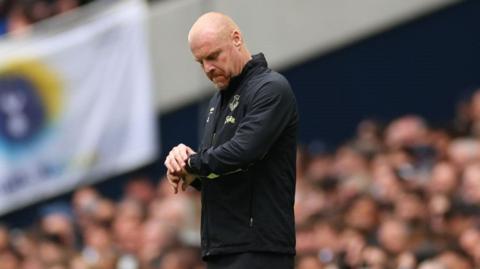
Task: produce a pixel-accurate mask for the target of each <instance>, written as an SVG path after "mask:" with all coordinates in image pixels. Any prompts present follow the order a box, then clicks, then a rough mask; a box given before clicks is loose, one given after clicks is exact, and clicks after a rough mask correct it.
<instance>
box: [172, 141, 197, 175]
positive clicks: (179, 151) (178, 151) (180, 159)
mask: <svg viewBox="0 0 480 269" xmlns="http://www.w3.org/2000/svg"><path fill="white" fill-rule="evenodd" d="M193 153H195V151H193V150H192V149H191V148H190V147H187V146H185V145H184V144H179V145H178V146H176V147H174V148H173V149H172V150H171V151H170V153H169V154H168V156H167V159H166V160H165V163H164V164H165V166H166V167H167V169H168V170H169V171H171V172H172V173H174V174H178V173H181V172H182V170H184V168H185V166H186V161H187V159H188V156H190V155H191V154H193Z"/></svg>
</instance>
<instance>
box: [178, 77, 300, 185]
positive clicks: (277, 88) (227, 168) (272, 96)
mask: <svg viewBox="0 0 480 269" xmlns="http://www.w3.org/2000/svg"><path fill="white" fill-rule="evenodd" d="M292 113H296V102H295V97H294V95H293V93H292V91H291V89H290V86H289V84H288V82H286V81H285V80H274V81H270V82H267V83H266V84H264V85H263V86H261V88H260V89H259V90H258V91H257V92H256V94H255V96H253V98H252V100H251V106H250V108H249V109H248V112H247V113H246V115H245V116H244V118H243V119H242V121H241V122H240V123H239V126H238V128H237V130H236V132H235V134H234V136H233V137H232V139H230V140H229V141H227V142H225V143H224V144H221V145H219V146H217V147H215V148H213V147H210V148H208V149H204V150H203V151H201V152H198V153H197V154H194V155H191V156H190V159H189V164H188V165H187V170H188V171H189V172H191V173H193V174H196V175H199V176H202V177H209V178H215V177H218V176H220V175H224V174H229V173H234V172H237V171H239V170H241V169H242V168H245V167H247V166H248V165H250V164H252V163H254V162H255V161H258V160H261V159H262V158H263V157H264V156H265V155H266V154H267V152H268V151H269V149H270V147H271V146H272V145H273V143H274V142H275V141H276V140H277V138H278V137H279V136H280V134H281V133H282V131H283V130H284V129H285V128H286V126H287V124H288V123H289V119H290V118H291V116H292Z"/></svg>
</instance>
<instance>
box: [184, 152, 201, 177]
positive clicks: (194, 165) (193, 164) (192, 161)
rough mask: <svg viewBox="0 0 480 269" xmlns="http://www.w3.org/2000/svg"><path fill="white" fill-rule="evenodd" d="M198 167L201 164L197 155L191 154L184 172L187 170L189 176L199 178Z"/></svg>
mask: <svg viewBox="0 0 480 269" xmlns="http://www.w3.org/2000/svg"><path fill="white" fill-rule="evenodd" d="M200 166H201V164H200V158H199V156H198V154H192V155H190V157H188V159H187V165H186V166H185V170H187V172H188V173H190V174H194V175H199V176H201V173H200Z"/></svg>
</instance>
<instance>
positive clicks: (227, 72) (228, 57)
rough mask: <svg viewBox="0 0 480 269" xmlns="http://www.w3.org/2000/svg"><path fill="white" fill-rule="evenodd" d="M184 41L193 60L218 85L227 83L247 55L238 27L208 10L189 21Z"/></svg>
mask: <svg viewBox="0 0 480 269" xmlns="http://www.w3.org/2000/svg"><path fill="white" fill-rule="evenodd" d="M188 43H189V45H190V50H191V51H192V54H193V56H194V57H195V60H196V61H197V62H199V63H200V65H201V66H202V68H203V71H204V72H205V74H206V75H207V77H208V78H209V79H210V80H211V81H212V82H213V83H214V84H215V86H216V87H217V88H218V89H225V88H226V87H228V85H229V83H230V80H231V78H232V77H234V76H237V75H238V74H240V73H241V71H242V69H243V67H244V66H245V64H246V63H247V62H248V61H249V60H250V59H251V55H250V52H249V51H248V50H247V48H246V47H245V43H244V40H243V37H242V34H241V32H240V29H239V28H238V26H237V25H236V24H235V22H234V21H233V20H232V19H231V18H229V17H228V16H226V15H224V14H221V13H217V12H209V13H206V14H204V15H202V16H201V17H200V18H198V20H197V21H196V22H195V23H194V24H193V26H192V28H191V29H190V32H189V33H188Z"/></svg>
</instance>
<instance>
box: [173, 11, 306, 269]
mask: <svg viewBox="0 0 480 269" xmlns="http://www.w3.org/2000/svg"><path fill="white" fill-rule="evenodd" d="M188 42H189V45H190V49H191V52H192V54H193V56H194V58H195V60H196V61H197V62H198V63H199V64H200V66H201V67H202V69H203V71H204V72H205V74H206V76H207V77H208V78H209V79H210V80H211V81H212V82H213V84H214V85H215V87H216V88H217V89H218V92H217V93H216V94H215V95H214V96H213V97H212V99H211V100H210V104H209V106H208V110H207V111H206V115H205V133H204V135H203V139H202V141H201V143H200V147H199V149H198V151H197V152H195V151H194V150H192V149H191V148H190V147H188V146H186V145H183V144H179V145H178V146H176V147H174V148H173V149H172V150H171V151H170V153H169V155H168V156H167V158H166V160H165V166H166V167H167V179H168V181H169V183H170V185H171V187H172V190H173V192H175V193H177V192H178V189H179V187H180V185H181V189H182V190H185V189H186V188H187V186H189V185H192V186H193V187H195V188H196V189H198V190H200V191H201V192H202V225H201V246H202V257H203V259H204V260H205V261H206V262H207V268H208V269H216V268H222V269H224V268H229V269H234V268H242V269H244V268H249V269H251V268H266V266H269V267H270V268H276V269H282V268H293V261H294V259H293V257H294V255H295V224H294V213H293V204H294V196H295V159H296V140H297V129H298V113H297V107H296V101H295V96H294V94H293V92H292V90H291V88H290V85H289V83H288V82H287V80H286V79H285V78H284V77H283V76H282V75H280V74H279V73H277V72H275V71H272V70H271V69H269V68H268V65H267V62H266V60H265V57H264V56H263V54H261V53H260V54H257V55H253V56H252V55H251V54H250V52H249V51H248V49H247V47H246V45H245V42H244V39H243V36H242V33H241V32H240V29H239V27H238V26H237V25H236V24H235V22H234V21H233V20H232V19H231V18H229V17H227V16H225V15H223V14H220V13H215V12H210V13H207V14H204V15H202V16H201V17H200V18H199V19H198V20H197V21H196V22H195V23H194V24H193V26H192V28H191V30H190V32H189V34H188Z"/></svg>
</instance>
